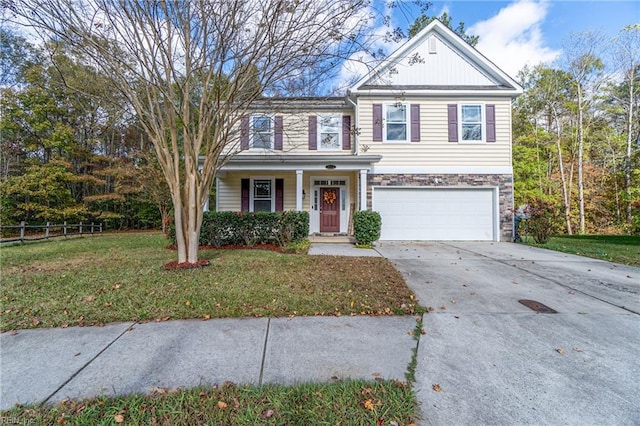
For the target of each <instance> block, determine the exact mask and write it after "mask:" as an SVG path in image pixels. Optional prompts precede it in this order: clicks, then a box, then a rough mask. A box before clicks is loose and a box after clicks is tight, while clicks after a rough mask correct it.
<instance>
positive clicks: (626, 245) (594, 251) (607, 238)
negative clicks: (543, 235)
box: [528, 235, 640, 266]
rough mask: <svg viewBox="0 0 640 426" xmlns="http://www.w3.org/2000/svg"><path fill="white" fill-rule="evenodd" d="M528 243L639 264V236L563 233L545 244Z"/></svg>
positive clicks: (624, 262) (595, 257)
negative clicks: (563, 234)
mask: <svg viewBox="0 0 640 426" xmlns="http://www.w3.org/2000/svg"><path fill="white" fill-rule="evenodd" d="M528 244H531V245H535V246H537V247H542V248H547V249H550V250H556V251H561V252H563V253H571V254H579V255H581V256H587V257H592V258H594V259H602V260H608V261H610V262H616V263H622V264H625V265H631V266H640V236H629V235H571V236H569V235H565V236H556V237H551V238H550V239H549V242H547V243H546V244H536V243H534V242H533V240H532V239H530V241H529V243H528Z"/></svg>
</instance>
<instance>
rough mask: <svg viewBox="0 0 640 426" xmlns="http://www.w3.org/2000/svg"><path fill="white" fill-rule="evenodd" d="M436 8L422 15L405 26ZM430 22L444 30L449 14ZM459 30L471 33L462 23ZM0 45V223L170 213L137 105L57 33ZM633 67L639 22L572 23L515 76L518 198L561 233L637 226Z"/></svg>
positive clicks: (0, 37)
mask: <svg viewBox="0 0 640 426" xmlns="http://www.w3.org/2000/svg"><path fill="white" fill-rule="evenodd" d="M432 19H435V17H429V16H427V15H426V14H424V13H423V15H422V16H421V17H419V18H418V19H417V20H416V21H415V23H414V24H413V25H412V26H411V28H410V29H409V31H408V34H409V36H412V35H414V34H415V33H417V32H418V31H419V30H420V29H421V28H422V27H424V26H425V25H427V24H428V23H429V22H430V21H431V20H432ZM439 19H442V20H444V22H445V23H446V24H447V25H449V26H450V27H452V25H451V17H449V16H444V17H441V18H439ZM455 31H456V32H457V33H458V34H460V35H461V36H462V37H463V38H465V40H466V41H467V42H469V43H471V44H472V45H474V44H475V43H477V41H478V38H477V37H476V36H473V35H468V34H466V33H465V31H464V23H459V24H458V27H457V28H455ZM0 42H1V44H2V51H3V55H2V57H1V58H0V66H1V76H0V79H1V80H0V86H1V90H2V93H1V95H2V96H1V99H0V102H1V104H0V107H1V113H2V116H1V117H0V136H1V141H0V142H1V144H2V146H1V151H2V156H1V158H0V203H1V204H0V206H1V210H0V220H1V221H2V223H15V222H19V221H21V220H25V221H29V222H46V221H51V222H57V221H63V220H67V221H79V220H85V221H92V220H95V221H104V222H106V223H107V225H108V226H109V227H112V228H145V227H160V226H161V225H163V224H166V223H167V222H168V220H167V219H168V217H169V215H170V210H171V197H170V192H169V190H168V187H167V185H166V183H165V180H164V177H163V175H162V172H161V171H160V168H159V167H158V164H157V160H155V159H154V153H153V149H152V147H151V144H150V143H149V141H148V139H147V137H146V136H145V133H144V132H143V131H142V130H141V128H140V125H139V123H138V122H137V118H136V115H135V114H134V113H133V112H132V109H131V108H130V106H129V103H128V102H127V99H125V98H124V97H123V96H122V95H121V94H120V92H118V91H116V90H113V88H112V87H110V85H109V79H108V78H107V77H106V76H104V75H102V74H101V73H100V72H99V71H98V69H97V68H95V67H91V66H89V65H87V64H86V61H81V60H79V58H78V57H77V56H76V55H77V53H76V52H74V50H73V49H71V48H70V47H69V46H65V45H64V44H62V43H61V42H50V43H49V44H47V45H46V46H44V47H43V48H36V47H35V46H34V45H32V44H30V43H29V42H27V41H26V40H25V39H24V38H21V37H20V36H17V35H15V34H13V33H11V32H8V31H6V30H0ZM605 53H606V55H605ZM607 55H608V56H607ZM606 64H610V65H609V66H607V65H606ZM639 74H640V26H638V25H635V26H629V27H626V28H624V29H622V30H621V31H620V33H619V35H618V36H617V37H616V38H615V39H614V40H607V39H605V38H604V37H603V36H601V35H600V34H598V33H597V32H586V33H582V34H576V35H574V36H573V37H572V38H571V39H570V40H568V41H567V45H566V46H565V49H564V50H563V56H562V57H561V58H559V60H558V61H557V62H556V64H554V65H552V66H550V65H538V66H535V67H532V68H525V69H523V70H522V71H521V72H520V73H519V75H518V76H517V79H518V80H519V81H520V82H521V84H522V85H523V87H524V88H525V93H524V94H523V95H522V96H521V97H519V98H518V99H517V100H516V101H515V103H514V110H513V141H514V144H513V162H514V181H515V182H514V185H515V201H516V206H519V205H523V204H531V203H535V202H536V200H542V201H544V202H545V203H550V204H553V205H555V206H557V207H558V211H560V212H561V220H562V228H561V229H559V231H561V232H566V233H569V234H572V233H585V232H589V233H607V232H625V233H639V232H640V169H639V167H640V166H639V164H640V149H639V143H640V142H639V139H640V136H639V135H640V119H639V114H638V111H639V109H640V76H639ZM78 88H82V90H78Z"/></svg>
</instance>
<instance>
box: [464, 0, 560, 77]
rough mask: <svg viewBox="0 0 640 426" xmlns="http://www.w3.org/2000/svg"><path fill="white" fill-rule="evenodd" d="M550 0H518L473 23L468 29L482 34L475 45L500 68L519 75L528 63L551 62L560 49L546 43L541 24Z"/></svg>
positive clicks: (471, 32)
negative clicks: (494, 14) (495, 13)
mask: <svg viewBox="0 0 640 426" xmlns="http://www.w3.org/2000/svg"><path fill="white" fill-rule="evenodd" d="M548 6H549V4H548V2H546V1H532V0H519V1H516V2H514V3H511V4H510V5H508V6H507V7H505V8H503V9H501V10H500V12H498V14H497V15H496V16H493V17H491V18H489V19H487V20H486V21H480V22H478V23H476V24H474V25H472V26H471V27H470V28H469V30H468V33H469V34H473V35H478V36H480V41H479V42H478V45H477V46H476V48H477V49H478V50H479V51H480V52H482V54H484V55H485V56H486V57H487V58H489V59H490V60H491V61H493V62H494V63H495V64H496V65H497V66H498V67H500V69H502V70H503V71H504V72H506V73H507V74H509V75H510V76H511V77H516V75H517V73H518V71H520V70H521V69H522V68H523V67H524V66H525V65H527V64H528V65H532V66H533V65H537V64H539V63H549V62H552V61H553V60H555V59H556V58H557V57H558V56H559V55H560V51H559V50H554V49H551V48H550V47H546V46H545V45H544V40H543V37H542V30H541V24H542V22H543V21H544V20H545V18H546V16H547V9H548Z"/></svg>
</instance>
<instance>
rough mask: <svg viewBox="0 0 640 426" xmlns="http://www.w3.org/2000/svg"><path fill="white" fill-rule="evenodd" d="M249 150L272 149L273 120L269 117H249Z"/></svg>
mask: <svg viewBox="0 0 640 426" xmlns="http://www.w3.org/2000/svg"><path fill="white" fill-rule="evenodd" d="M251 130H252V132H251V148H252V149H273V118H272V117H271V116H270V115H254V116H252V117H251Z"/></svg>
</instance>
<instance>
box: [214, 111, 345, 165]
mask: <svg viewBox="0 0 640 426" xmlns="http://www.w3.org/2000/svg"><path fill="white" fill-rule="evenodd" d="M255 114H259V113H255ZM329 114H335V115H338V116H340V117H342V116H344V115H349V116H350V117H351V125H352V126H353V125H354V123H355V120H354V116H353V111H349V112H345V110H344V109H335V110H324V109H323V110H322V111H313V110H301V111H296V112H277V113H274V115H279V116H282V129H283V135H282V136H283V139H282V151H280V150H278V151H276V150H263V149H249V150H245V151H241V152H239V153H238V155H255V154H262V153H266V154H267V155H282V154H283V153H285V154H312V155H313V154H317V155H327V154H338V155H340V154H344V155H351V154H352V153H353V146H354V137H353V135H352V136H351V148H352V149H349V150H343V149H340V150H335V151H325V150H321V149H317V150H313V151H310V150H309V116H312V115H314V116H318V115H329ZM236 128H237V129H235V128H234V129H235V130H237V131H234V132H233V133H234V134H237V135H238V137H239V135H240V122H238V123H237V125H236ZM319 130H320V126H319V125H318V132H319ZM340 130H341V131H342V127H340ZM319 145H320V144H318V148H319ZM233 149H234V150H239V149H240V142H239V141H238V144H237V145H235V144H234V146H233ZM225 152H227V153H228V152H230V150H226V151H225Z"/></svg>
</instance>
